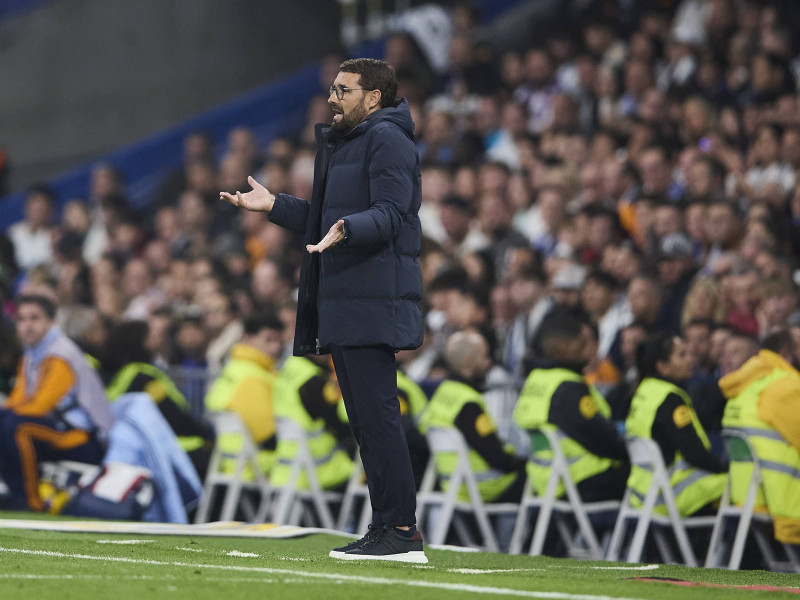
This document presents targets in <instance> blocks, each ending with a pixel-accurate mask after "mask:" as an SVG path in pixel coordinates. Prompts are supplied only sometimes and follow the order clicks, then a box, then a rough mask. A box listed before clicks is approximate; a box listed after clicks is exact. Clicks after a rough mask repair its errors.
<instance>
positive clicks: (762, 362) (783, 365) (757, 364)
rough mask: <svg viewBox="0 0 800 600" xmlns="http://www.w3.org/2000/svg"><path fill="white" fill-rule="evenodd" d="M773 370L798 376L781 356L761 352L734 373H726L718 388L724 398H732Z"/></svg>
mask: <svg viewBox="0 0 800 600" xmlns="http://www.w3.org/2000/svg"><path fill="white" fill-rule="evenodd" d="M775 369H779V370H781V371H788V372H789V373H793V374H794V375H798V376H800V373H798V372H797V371H796V370H795V368H794V367H793V366H792V365H790V364H789V363H788V362H786V361H785V360H784V359H783V357H782V356H780V355H779V354H776V353H775V352H772V351H771V350H761V351H760V352H759V353H758V354H756V355H755V356H754V357H752V358H751V359H749V360H748V361H747V362H746V363H744V364H743V365H742V366H741V367H739V368H738V369H737V370H736V371H734V372H733V373H728V374H727V375H725V377H723V378H722V379H720V380H719V387H720V389H721V390H722V393H723V395H724V396H725V397H726V398H734V397H736V396H738V395H739V394H740V393H741V392H742V390H744V388H746V387H747V386H748V385H750V384H751V383H753V382H754V381H755V380H756V379H761V378H762V377H764V376H765V375H769V374H770V373H771V372H772V371H774V370H775Z"/></svg>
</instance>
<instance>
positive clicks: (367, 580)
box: [0, 547, 642, 600]
mask: <svg viewBox="0 0 800 600" xmlns="http://www.w3.org/2000/svg"><path fill="white" fill-rule="evenodd" d="M0 552H6V553H12V554H24V555H32V556H44V557H49V558H64V559H72V560H94V561H101V562H115V563H126V564H138V565H148V566H164V567H181V568H191V569H220V570H224V571H236V572H245V573H264V574H265V575H288V576H291V577H296V578H298V579H300V580H303V579H326V580H332V581H347V582H351V583H360V584H364V585H391V586H408V587H421V588H430V589H439V590H448V591H454V592H467V593H475V594H487V595H495V596H516V597H521V598H543V599H546V600H642V599H633V598H625V597H622V596H605V595H594V594H570V593H565V592H536V591H527V590H516V589H510V588H501V587H495V586H480V585H472V584H466V583H444V582H433V581H418V580H412V579H390V578H386V577H364V576H361V575H347V574H344V573H341V574H340V573H322V572H314V571H298V570H295V569H276V568H274V567H248V566H242V565H218V564H213V563H185V562H180V561H161V560H150V559H145V558H127V557H124V556H94V555H91V554H70V553H66V552H56V551H52V550H28V549H24V548H5V547H0ZM65 579H66V578H65Z"/></svg>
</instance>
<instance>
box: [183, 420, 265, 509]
mask: <svg viewBox="0 0 800 600" xmlns="http://www.w3.org/2000/svg"><path fill="white" fill-rule="evenodd" d="M209 417H210V419H211V420H212V422H213V423H214V429H215V431H216V432H217V435H218V436H222V435H226V434H231V435H236V436H238V437H240V438H241V440H242V448H241V450H240V451H239V453H238V454H236V455H235V456H230V455H226V454H223V452H222V450H221V448H220V447H219V446H218V445H215V446H214V450H213V451H212V452H211V457H210V459H209V464H208V472H207V473H206V480H205V482H204V485H203V495H202V496H201V498H200V504H199V505H198V507H197V514H196V515H195V523H206V522H207V521H208V519H209V516H210V513H211V510H212V507H213V506H214V495H215V492H216V491H217V488H218V487H224V488H225V499H224V500H223V503H222V511H221V512H220V520H222V521H232V520H233V519H234V518H235V517H236V509H237V508H238V507H239V505H240V504H241V508H242V511H243V512H244V514H245V517H246V518H247V519H248V520H254V521H257V522H263V521H265V520H266V518H267V514H268V512H269V509H270V499H271V495H272V493H271V492H272V488H271V487H270V485H269V480H268V479H267V478H266V477H265V476H264V474H263V473H262V472H261V467H260V465H259V464H258V448H257V447H256V445H255V443H254V442H253V439H252V437H251V436H250V432H249V431H248V430H247V427H246V426H245V424H244V423H243V422H242V419H241V417H239V415H238V414H237V413H235V412H229V411H224V412H213V413H209ZM231 458H232V459H233V472H224V471H223V470H222V469H221V466H222V461H223V460H224V459H231ZM247 466H249V467H250V471H252V474H253V480H252V481H249V480H245V477H244V474H245V467H247ZM245 490H249V491H256V492H258V493H259V494H260V501H259V505H258V506H257V507H254V506H253V504H252V503H251V502H250V501H249V500H247V499H246V497H245V496H243V495H242V492H243V491H245Z"/></svg>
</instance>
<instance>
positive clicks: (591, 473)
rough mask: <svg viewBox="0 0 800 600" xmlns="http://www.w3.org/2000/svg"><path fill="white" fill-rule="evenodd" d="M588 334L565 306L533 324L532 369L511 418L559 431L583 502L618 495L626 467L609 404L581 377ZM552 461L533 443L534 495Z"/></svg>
mask: <svg viewBox="0 0 800 600" xmlns="http://www.w3.org/2000/svg"><path fill="white" fill-rule="evenodd" d="M593 339H594V333H593V332H592V331H591V329H590V325H589V324H588V323H587V322H584V321H583V320H582V319H580V318H578V317H576V316H574V315H573V314H571V312H569V311H565V310H557V311H553V312H551V313H550V314H549V315H548V316H547V318H546V319H545V320H544V322H543V323H542V325H541V327H540V328H539V332H538V334H537V337H536V345H537V355H536V361H535V363H534V364H533V367H534V368H533V369H532V370H531V372H530V373H529V374H528V377H527V378H526V380H525V384H524V386H523V387H522V391H521V393H520V396H519V400H517V405H516V407H515V409H514V421H515V422H516V424H517V425H519V426H520V427H521V428H522V429H525V430H527V431H532V430H535V429H545V428H546V429H550V430H557V431H558V432H559V436H560V446H561V450H562V451H563V453H564V455H565V456H566V458H567V461H568V462H569V471H570V475H571V476H572V479H573V480H574V481H575V484H576V486H577V488H578V492H579V494H580V496H581V498H582V499H583V501H584V502H593V501H598V500H615V499H619V498H621V497H622V494H623V493H624V492H625V483H626V481H627V478H628V473H629V471H630V465H629V463H628V460H627V458H628V453H627V451H626V450H625V443H624V441H623V440H622V438H621V437H620V436H619V434H618V433H617V430H616V427H615V425H614V423H613V422H612V421H611V407H610V406H609V405H608V403H607V402H606V400H605V398H603V396H602V395H601V394H600V393H599V392H598V391H597V390H596V389H595V388H594V386H592V385H591V384H588V383H587V382H586V380H585V379H584V377H583V370H584V368H585V367H586V365H587V364H588V362H589V359H590V358H591V357H590V356H589V354H590V353H591V351H592V350H593V349H594V348H595V347H596V346H595V345H594V344H591V343H590V341H591V340H593ZM552 461H553V454H552V451H551V450H550V449H549V448H547V449H544V448H539V447H537V445H536V443H534V445H533V448H531V458H530V461H529V462H528V475H529V477H530V478H531V481H532V482H533V487H534V490H536V493H537V494H544V493H545V490H546V488H547V481H548V479H549V477H550V474H551V472H552ZM557 493H559V494H563V493H564V490H563V489H559V490H558V491H557Z"/></svg>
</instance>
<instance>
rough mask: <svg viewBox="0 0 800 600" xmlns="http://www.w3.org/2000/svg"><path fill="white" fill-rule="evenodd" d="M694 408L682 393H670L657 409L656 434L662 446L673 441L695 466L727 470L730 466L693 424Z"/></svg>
mask: <svg viewBox="0 0 800 600" xmlns="http://www.w3.org/2000/svg"><path fill="white" fill-rule="evenodd" d="M691 410H692V409H691V408H689V407H688V406H687V405H686V403H685V402H684V401H683V399H682V398H681V397H680V396H678V395H677V394H669V395H668V396H667V398H666V399H665V400H664V402H662V403H661V406H659V407H658V410H657V411H656V418H655V420H654V422H653V438H654V439H655V441H656V443H658V445H659V446H660V447H661V448H664V446H665V444H666V443H671V444H672V445H673V446H674V447H675V448H677V449H678V450H679V451H680V453H681V454H683V457H684V458H685V459H686V462H688V463H689V464H690V465H692V466H693V467H697V468H698V469H705V470H706V471H711V472H712V473H724V472H725V471H726V470H727V469H726V468H725V465H723V464H722V463H721V462H720V461H719V459H717V457H716V456H714V455H713V454H711V451H710V450H708V449H707V448H706V447H705V446H704V445H703V441H702V440H701V439H700V437H699V436H698V435H697V432H696V431H695V429H694V426H693V425H692V419H691ZM667 440H669V442H667ZM673 457H674V455H673ZM664 460H665V462H667V463H669V462H671V460H672V459H668V457H667V456H665V457H664Z"/></svg>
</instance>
